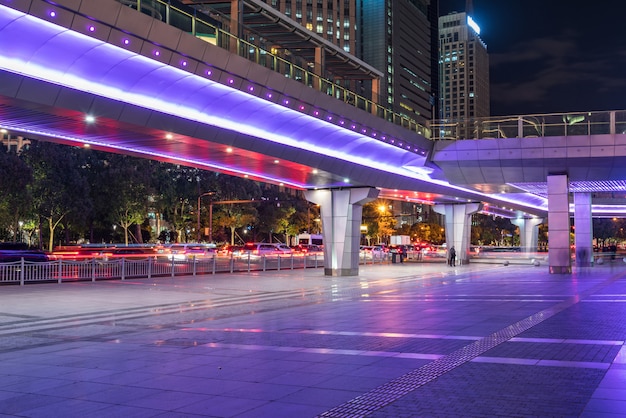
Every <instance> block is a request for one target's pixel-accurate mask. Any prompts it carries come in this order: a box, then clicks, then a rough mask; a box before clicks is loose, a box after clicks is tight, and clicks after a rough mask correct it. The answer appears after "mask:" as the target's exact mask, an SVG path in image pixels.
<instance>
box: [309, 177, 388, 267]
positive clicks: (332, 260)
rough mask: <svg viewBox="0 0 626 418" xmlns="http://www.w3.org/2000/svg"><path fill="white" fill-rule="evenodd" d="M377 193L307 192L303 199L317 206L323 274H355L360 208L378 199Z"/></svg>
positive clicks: (363, 190)
mask: <svg viewBox="0 0 626 418" xmlns="http://www.w3.org/2000/svg"><path fill="white" fill-rule="evenodd" d="M378 193H379V191H378V189H375V188H370V187H363V188H353V189H331V190H307V191H305V192H304V196H305V197H306V199H307V200H309V201H310V202H313V203H316V204H318V205H320V215H321V218H322V235H323V238H324V274H325V275H327V276H356V275H358V274H359V244H360V239H361V219H362V215H363V205H364V204H365V203H368V202H371V201H372V200H374V199H376V198H377V197H378Z"/></svg>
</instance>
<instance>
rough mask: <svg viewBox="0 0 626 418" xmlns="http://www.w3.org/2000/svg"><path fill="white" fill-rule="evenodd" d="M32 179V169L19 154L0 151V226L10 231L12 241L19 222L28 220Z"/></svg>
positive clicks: (18, 227)
mask: <svg viewBox="0 0 626 418" xmlns="http://www.w3.org/2000/svg"><path fill="white" fill-rule="evenodd" d="M32 179H33V176H32V171H31V169H30V167H28V165H27V164H26V162H25V161H24V159H23V158H21V157H20V155H18V154H15V153H13V152H0V228H2V229H5V230H7V231H11V235H12V238H13V241H16V240H17V238H18V234H17V231H18V230H21V228H20V226H19V225H20V222H27V221H28V220H29V219H26V216H27V215H28V212H29V211H30V208H31V204H32V199H31V194H30V190H29V187H28V186H29V185H30V184H31V182H32Z"/></svg>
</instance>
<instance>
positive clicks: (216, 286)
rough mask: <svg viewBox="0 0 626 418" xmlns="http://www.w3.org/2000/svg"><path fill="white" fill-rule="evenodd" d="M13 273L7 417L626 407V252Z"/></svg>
mask: <svg viewBox="0 0 626 418" xmlns="http://www.w3.org/2000/svg"><path fill="white" fill-rule="evenodd" d="M545 270H547V269H545V268H543V269H542V268H536V267H522V266H520V267H517V266H515V267H514V266H508V267H502V266H493V265H487V266H485V265H481V266H463V267H457V268H447V267H445V266H444V265H426V264H408V265H407V264H405V265H400V266H368V267H365V268H362V269H361V274H360V275H359V277H352V278H330V277H325V276H322V273H321V270H306V271H293V272H280V273H277V272H267V273H260V274H249V275H248V274H243V275H217V276H209V277H205V278H176V279H171V278H164V279H151V280H133V281H126V282H97V283H71V284H62V285H57V284H42V285H31V286H25V287H21V288H20V287H17V286H4V287H1V288H0V355H2V361H1V363H0V364H1V366H2V367H1V368H0V417H1V416H23V417H37V416H41V417H57V416H59V417H60V416H63V417H74V416H76V417H78V416H80V417H85V416H89V417H113V416H120V417H135V416H136V417H143V416H146V417H153V416H162V417H170V416H173V417H177V416H181V417H183V416H184V417H192V416H210V417H294V416H299V417H314V416H341V417H345V416H368V415H369V416H379V417H430V416H432V417H459V416H468V417H470V416H471V417H488V416H489V417H491V416H516V417H518V416H555V417H556V416H586V417H596V416H599V417H603V416H604V417H617V416H626V389H624V388H626V367H625V364H626V351H625V349H624V345H623V344H624V340H626V303H624V302H625V301H626V280H625V279H624V278H623V277H624V275H625V274H626V266H620V265H614V266H603V267H595V268H592V269H586V270H581V271H576V272H575V273H574V274H573V275H571V276H569V275H568V276H562V275H549V274H547V271H545Z"/></svg>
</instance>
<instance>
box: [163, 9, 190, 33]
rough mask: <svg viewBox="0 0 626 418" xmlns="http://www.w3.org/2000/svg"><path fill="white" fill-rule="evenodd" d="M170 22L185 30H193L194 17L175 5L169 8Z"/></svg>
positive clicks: (188, 31)
mask: <svg viewBox="0 0 626 418" xmlns="http://www.w3.org/2000/svg"><path fill="white" fill-rule="evenodd" d="M168 18H169V22H168V23H169V24H170V25H172V26H174V27H175V28H178V29H180V30H182V31H184V32H187V33H192V32H193V17H192V16H191V15H189V14H187V13H185V12H183V11H181V10H178V9H175V8H173V7H170V8H169V16H168Z"/></svg>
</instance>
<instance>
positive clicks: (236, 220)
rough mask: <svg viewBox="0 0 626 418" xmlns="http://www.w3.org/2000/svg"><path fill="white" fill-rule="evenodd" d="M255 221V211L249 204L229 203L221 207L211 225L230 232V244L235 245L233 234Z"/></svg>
mask: <svg viewBox="0 0 626 418" xmlns="http://www.w3.org/2000/svg"><path fill="white" fill-rule="evenodd" d="M255 220H256V209H254V207H252V206H251V204H250V203H245V204H244V203H230V204H227V205H222V210H220V211H219V212H218V213H217V216H216V217H214V218H213V224H214V225H216V226H218V227H221V228H226V229H228V230H229V231H230V243H231V245H234V244H235V233H236V230H237V229H238V228H243V227H246V226H248V225H249V224H252V223H254V221H255Z"/></svg>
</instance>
